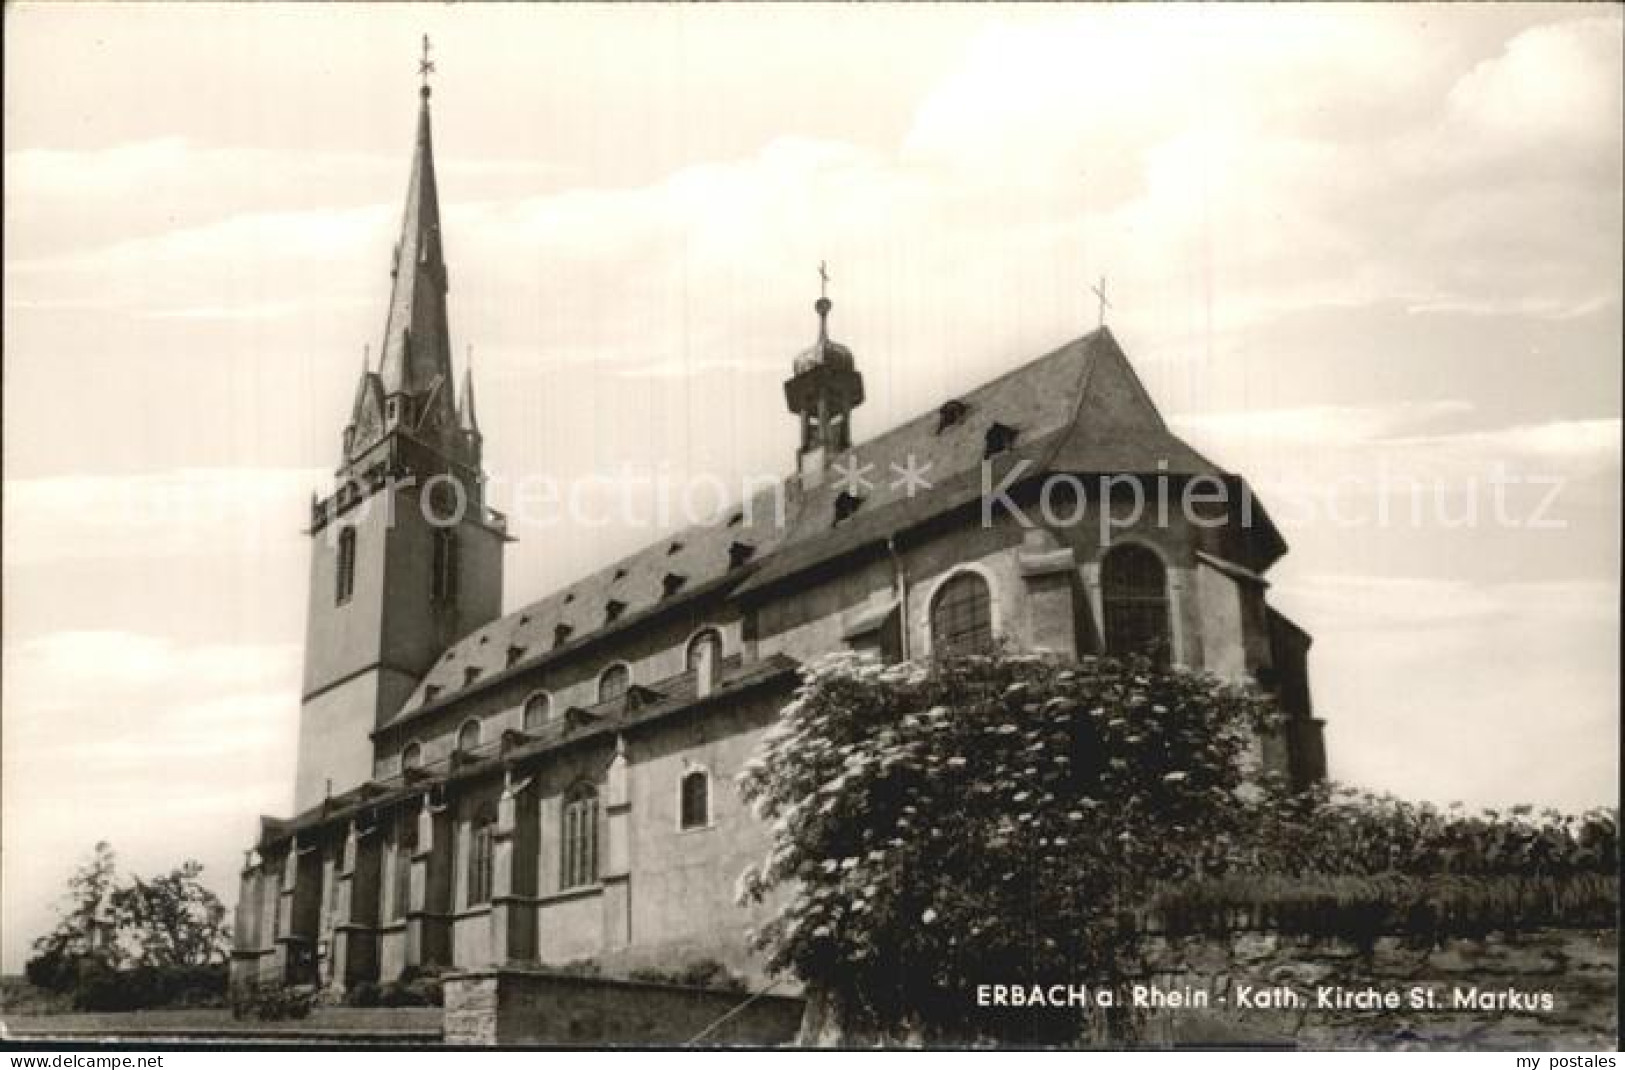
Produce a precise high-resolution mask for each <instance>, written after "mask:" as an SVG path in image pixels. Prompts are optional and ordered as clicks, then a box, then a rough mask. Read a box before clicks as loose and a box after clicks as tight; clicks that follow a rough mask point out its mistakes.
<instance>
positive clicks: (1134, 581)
mask: <svg viewBox="0 0 1625 1070" xmlns="http://www.w3.org/2000/svg"><path fill="white" fill-rule="evenodd" d="M1100 600H1101V609H1102V611H1103V615H1104V617H1105V632H1106V652H1107V653H1108V654H1116V655H1118V656H1124V655H1128V654H1146V655H1148V656H1150V657H1151V658H1152V660H1154V661H1156V662H1158V663H1159V664H1166V663H1167V661H1168V658H1169V655H1170V653H1171V652H1170V649H1169V647H1170V645H1171V644H1170V640H1169V623H1168V571H1167V569H1165V568H1163V567H1162V558H1160V557H1158V556H1157V554H1156V551H1155V550H1152V549H1150V548H1149V547H1145V546H1141V545H1139V544H1138V543H1124V544H1122V545H1120V546H1116V547H1113V548H1112V550H1111V551H1110V552H1108V553H1107V554H1106V557H1105V559H1104V560H1103V561H1101V563H1100Z"/></svg>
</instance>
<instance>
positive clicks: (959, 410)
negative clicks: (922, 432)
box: [937, 398, 970, 435]
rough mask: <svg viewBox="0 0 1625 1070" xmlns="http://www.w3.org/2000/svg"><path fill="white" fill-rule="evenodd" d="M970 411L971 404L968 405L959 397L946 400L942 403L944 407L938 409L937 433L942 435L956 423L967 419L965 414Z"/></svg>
mask: <svg viewBox="0 0 1625 1070" xmlns="http://www.w3.org/2000/svg"><path fill="white" fill-rule="evenodd" d="M969 411H970V406H969V405H966V404H965V403H964V402H963V401H960V400H959V399H958V398H955V399H953V400H952V401H944V402H943V403H942V408H940V409H938V410H937V434H939V435H940V434H942V433H943V432H944V431H946V430H948V428H950V427H953V426H954V425H955V424H957V423H960V422H961V421H963V420H964V419H965V414H966V413H967V412H969Z"/></svg>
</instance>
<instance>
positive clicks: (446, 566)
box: [431, 528, 457, 605]
mask: <svg viewBox="0 0 1625 1070" xmlns="http://www.w3.org/2000/svg"><path fill="white" fill-rule="evenodd" d="M431 579H432V581H433V591H432V592H431V594H432V598H433V600H434V602H435V603H436V604H437V605H443V604H446V603H449V602H455V601H456V600H457V534H456V532H454V531H451V530H449V529H447V528H440V529H438V530H436V531H435V533H434V574H433V576H432V577H431Z"/></svg>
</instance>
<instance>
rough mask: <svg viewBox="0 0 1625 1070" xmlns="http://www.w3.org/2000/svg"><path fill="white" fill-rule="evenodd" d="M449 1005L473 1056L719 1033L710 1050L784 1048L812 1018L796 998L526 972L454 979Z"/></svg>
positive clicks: (666, 1041)
mask: <svg viewBox="0 0 1625 1070" xmlns="http://www.w3.org/2000/svg"><path fill="white" fill-rule="evenodd" d="M445 997H446V1003H445V1040H446V1043H447V1044H451V1045H460V1046H466V1047H491V1046H496V1045H502V1046H507V1045H521V1046H522V1045H547V1046H558V1045H562V1046H582V1047H672V1046H677V1045H683V1044H687V1043H689V1042H690V1041H692V1040H693V1039H694V1038H695V1037H697V1036H699V1035H700V1034H701V1033H702V1032H704V1031H705V1030H706V1029H707V1028H709V1027H712V1026H715V1028H714V1029H713V1030H712V1031H711V1032H709V1033H707V1034H706V1035H705V1036H704V1037H703V1038H702V1039H701V1040H700V1041H699V1045H700V1046H702V1047H747V1046H748V1047H774V1046H777V1045H781V1044H787V1043H789V1042H790V1041H791V1040H793V1039H794V1038H795V1035H796V1029H797V1028H798V1027H799V1026H800V1024H801V1013H802V1001H801V1000H799V999H795V998H792V997H787V996H779V995H771V994H770V995H763V996H758V997H756V998H755V999H754V1000H751V1001H750V1002H749V1003H748V1004H747V1003H746V1001H747V1000H748V999H750V996H749V994H748V993H744V992H724V991H718V990H714V989H704V988H689V987H685V986H681V985H668V984H654V983H648V982H641V981H619V980H609V979H606V978H597V977H574V976H566V975H561V974H555V973H548V972H545V971H542V970H526V969H493V970H474V971H469V972H467V973H458V974H451V975H449V976H447V977H446V979H445ZM741 1004H745V1005H744V1006H743V1007H741ZM730 1012H733V1016H732V1017H730V1018H728V1020H727V1021H725V1022H722V1023H721V1024H720V1025H717V1024H716V1023H717V1022H718V1020H719V1019H721V1018H723V1017H724V1016H725V1015H728V1014H730Z"/></svg>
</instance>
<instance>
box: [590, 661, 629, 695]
mask: <svg viewBox="0 0 1625 1070" xmlns="http://www.w3.org/2000/svg"><path fill="white" fill-rule="evenodd" d="M631 686H632V670H631V669H629V668H627V667H626V663H625V662H616V663H615V664H614V665H611V666H610V667H609V668H607V669H605V670H604V675H602V676H600V677H599V678H598V701H599V702H608V701H610V700H611V699H617V698H620V697H621V696H622V695H624V694H626V689H627V688H628V687H631Z"/></svg>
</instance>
